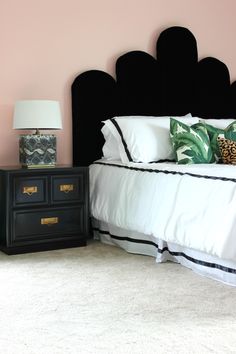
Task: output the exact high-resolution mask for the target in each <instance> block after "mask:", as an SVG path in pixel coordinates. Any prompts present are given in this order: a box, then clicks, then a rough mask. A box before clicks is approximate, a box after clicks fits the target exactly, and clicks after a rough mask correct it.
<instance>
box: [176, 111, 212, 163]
mask: <svg viewBox="0 0 236 354" xmlns="http://www.w3.org/2000/svg"><path fill="white" fill-rule="evenodd" d="M197 124H198V123H197ZM197 124H195V126H196V125H197ZM170 138H171V142H172V146H173V149H174V152H175V157H176V162H177V163H178V164H197V163H212V162H215V159H214V156H213V153H212V148H211V145H210V139H209V136H208V133H207V129H206V127H205V126H204V124H201V125H199V126H196V127H194V126H188V125H186V124H184V123H182V122H180V121H178V120H176V119H174V118H171V119H170Z"/></svg>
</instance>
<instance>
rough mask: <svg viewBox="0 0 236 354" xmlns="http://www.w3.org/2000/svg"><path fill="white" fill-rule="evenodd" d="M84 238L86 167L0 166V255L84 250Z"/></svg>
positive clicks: (87, 216) (87, 218)
mask: <svg viewBox="0 0 236 354" xmlns="http://www.w3.org/2000/svg"><path fill="white" fill-rule="evenodd" d="M88 235H89V177H88V167H70V166H57V167H55V168H47V169H45V168H44V169H42V168H41V169H32V170H30V169H24V168H20V167H0V250H2V251H3V252H5V253H7V254H18V253H25V252H35V251H45V250H52V249H59V248H66V247H79V246H85V245H86V241H87V238H88Z"/></svg>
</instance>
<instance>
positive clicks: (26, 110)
mask: <svg viewBox="0 0 236 354" xmlns="http://www.w3.org/2000/svg"><path fill="white" fill-rule="evenodd" d="M13 129H20V130H35V133H34V134H25V135H23V134H22V135H20V139H19V159H20V163H21V165H22V166H23V167H27V168H42V167H54V166H55V165H56V136H55V135H54V134H41V133H40V131H39V130H55V129H62V123H61V112H60V106H59V102H58V101H50V100H22V101H17V102H16V104H15V109H14V117H13Z"/></svg>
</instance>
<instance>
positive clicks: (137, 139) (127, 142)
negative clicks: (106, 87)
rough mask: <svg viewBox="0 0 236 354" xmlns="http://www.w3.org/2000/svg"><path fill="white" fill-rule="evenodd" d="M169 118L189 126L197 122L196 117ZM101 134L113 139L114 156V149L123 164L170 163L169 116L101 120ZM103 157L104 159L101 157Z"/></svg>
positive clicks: (124, 117) (171, 147)
mask: <svg viewBox="0 0 236 354" xmlns="http://www.w3.org/2000/svg"><path fill="white" fill-rule="evenodd" d="M173 118H176V119H179V120H180V121H182V122H183V123H185V124H189V125H192V124H195V123H198V121H199V118H192V117H191V116H190V115H187V116H182V117H176V116H175V117H173ZM102 131H103V134H106V136H108V135H110V134H111V135H112V136H113V145H114V146H115V145H116V154H117V146H118V150H119V156H120V160H121V161H122V162H123V163H127V162H144V163H150V162H158V161H162V160H171V161H173V160H174V151H173V146H172V144H171V140H170V135H169V131H170V116H164V117H153V116H122V117H114V118H112V119H108V120H106V121H104V127H103V128H102ZM104 137H105V135H104ZM106 139H107V138H106ZM114 139H115V141H114ZM103 152H104V149H103ZM107 156H108V155H107ZM104 157H105V158H108V157H106V156H105V155H104ZM109 158H111V156H110V157H109ZM116 158H117V156H116Z"/></svg>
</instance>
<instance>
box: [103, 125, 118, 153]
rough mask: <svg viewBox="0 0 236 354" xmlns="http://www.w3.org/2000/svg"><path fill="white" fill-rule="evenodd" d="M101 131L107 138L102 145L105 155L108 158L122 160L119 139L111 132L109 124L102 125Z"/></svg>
mask: <svg viewBox="0 0 236 354" xmlns="http://www.w3.org/2000/svg"><path fill="white" fill-rule="evenodd" d="M101 132H102V134H103V136H104V139H105V143H104V145H103V147H102V153H103V157H104V158H105V159H107V160H120V151H119V146H118V143H117V140H116V138H115V137H114V135H113V134H112V133H111V131H110V129H109V128H108V126H107V124H105V125H104V126H103V127H102V129H101Z"/></svg>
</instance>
